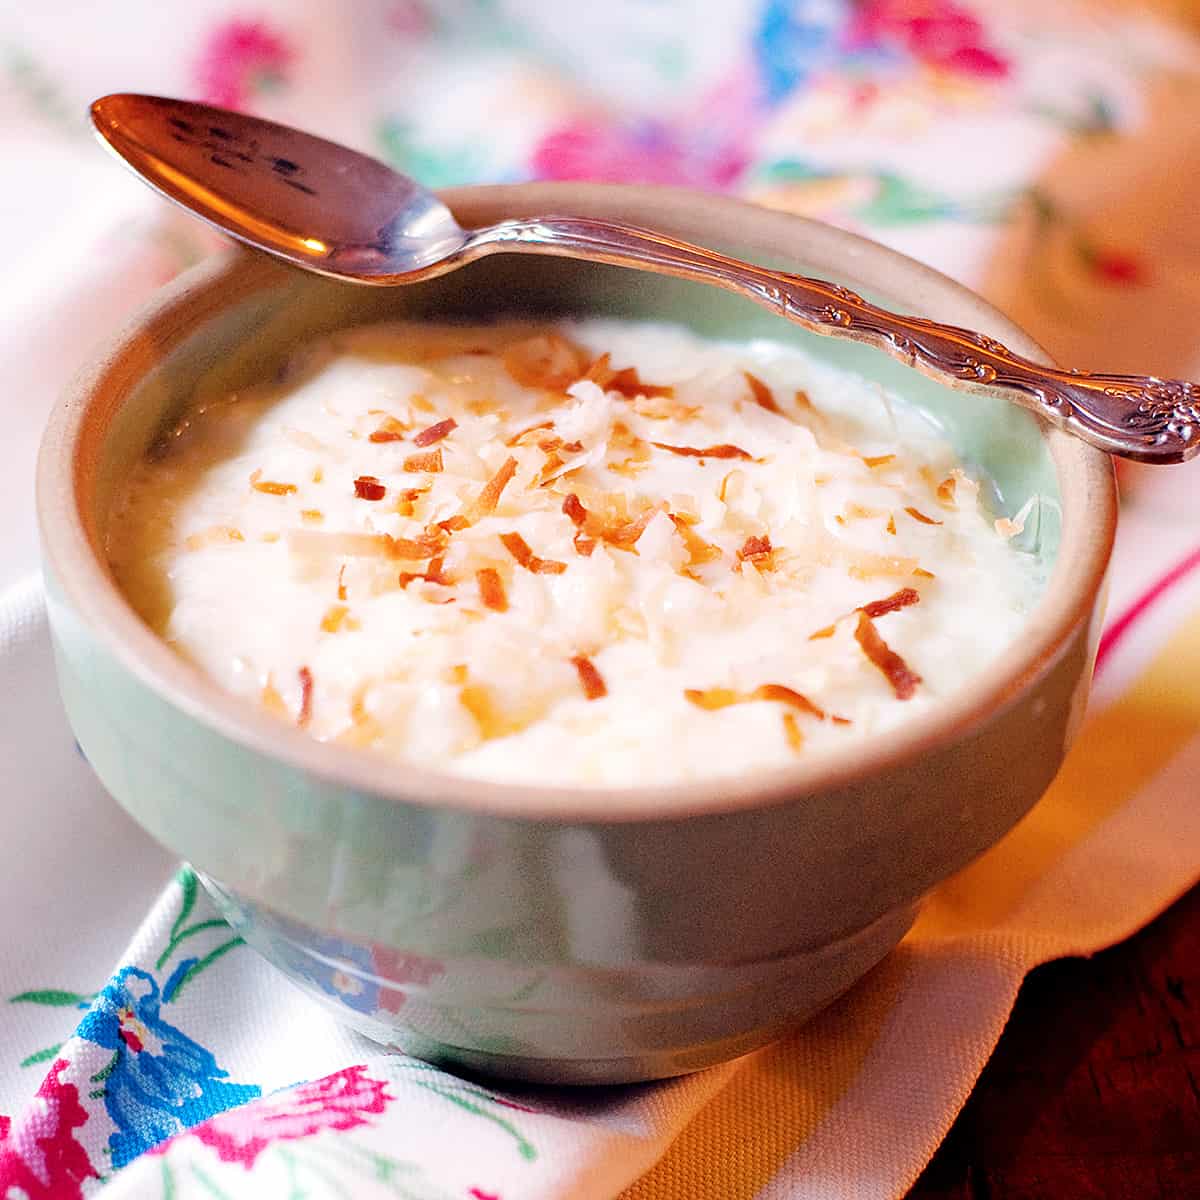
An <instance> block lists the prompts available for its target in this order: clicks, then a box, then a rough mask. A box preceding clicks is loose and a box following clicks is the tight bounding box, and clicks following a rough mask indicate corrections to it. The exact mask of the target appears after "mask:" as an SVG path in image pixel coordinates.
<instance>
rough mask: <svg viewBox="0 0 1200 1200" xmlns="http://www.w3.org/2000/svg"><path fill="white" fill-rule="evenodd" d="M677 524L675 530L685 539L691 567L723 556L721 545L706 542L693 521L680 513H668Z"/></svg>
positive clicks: (684, 542)
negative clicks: (695, 528)
mask: <svg viewBox="0 0 1200 1200" xmlns="http://www.w3.org/2000/svg"><path fill="white" fill-rule="evenodd" d="M667 516H669V517H670V518H671V521H672V522H673V524H674V525H675V530H676V532H677V533H678V534H679V536H680V537H681V538H682V539H683V545H684V548H685V549H686V550H687V552H688V562H687V565H688V566H689V567H698V566H700V565H701V564H702V563H706V562H713V561H714V560H715V559H718V558H720V557H721V548H720V546H714V545H713V544H712V542H706V541H705V540H704V538H702V537H701V536H700V535H699V534H698V533H697V532H696V531H695V530H694V529H693V528H692V522H691V521H689V520H688V519H687V518H686V517H684V516H681V515H679V514H678V513H667Z"/></svg>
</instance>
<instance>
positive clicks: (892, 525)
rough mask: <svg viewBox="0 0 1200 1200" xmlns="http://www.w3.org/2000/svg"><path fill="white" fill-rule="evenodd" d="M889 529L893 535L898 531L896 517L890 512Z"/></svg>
mask: <svg viewBox="0 0 1200 1200" xmlns="http://www.w3.org/2000/svg"><path fill="white" fill-rule="evenodd" d="M887 531H888V533H890V534H892V535H893V536H894V535H895V533H896V518H895V516H894V515H893V514H891V513H888V523H887Z"/></svg>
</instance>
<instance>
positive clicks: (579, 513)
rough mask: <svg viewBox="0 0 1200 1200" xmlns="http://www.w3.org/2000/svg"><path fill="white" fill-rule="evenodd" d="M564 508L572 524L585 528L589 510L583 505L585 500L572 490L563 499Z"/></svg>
mask: <svg viewBox="0 0 1200 1200" xmlns="http://www.w3.org/2000/svg"><path fill="white" fill-rule="evenodd" d="M562 510H563V512H564V513H566V514H567V516H568V517H569V518H570V519H571V523H572V524H574V525H578V526H579V527H580V528H581V529H582V528H583V525H584V523H585V522H586V521H587V519H588V510H587V509H586V508H584V507H583V502H582V501H581V500H580V499H579V497H578V496H577V495H576V494H575V493H574V492H571V493H570V495H568V496H567V498H566V499H565V500H564V501H563V503H562Z"/></svg>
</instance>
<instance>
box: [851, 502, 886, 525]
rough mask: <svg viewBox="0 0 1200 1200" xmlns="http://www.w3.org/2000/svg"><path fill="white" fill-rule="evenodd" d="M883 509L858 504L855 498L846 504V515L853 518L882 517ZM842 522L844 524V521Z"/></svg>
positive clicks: (868, 518)
mask: <svg viewBox="0 0 1200 1200" xmlns="http://www.w3.org/2000/svg"><path fill="white" fill-rule="evenodd" d="M884 511H885V510H884V509H882V508H871V507H869V506H868V505H866V504H859V503H858V502H857V501H856V500H851V501H850V503H849V504H847V505H846V516H847V517H850V518H853V519H854V520H870V519H872V518H873V517H882V516H883V515H884ZM842 524H843V525H844V524H845V522H844V521H843V522H842Z"/></svg>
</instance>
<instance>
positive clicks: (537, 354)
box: [502, 331, 587, 392]
mask: <svg viewBox="0 0 1200 1200" xmlns="http://www.w3.org/2000/svg"><path fill="white" fill-rule="evenodd" d="M502 361H503V363H504V369H505V370H506V371H507V372H508V373H509V375H510V376H511V377H512V378H513V379H514V380H516V382H517V383H519V384H521V386H522V387H536V388H545V389H546V390H548V391H552V392H564V391H566V389H567V388H568V387H570V385H571V384H572V383H574V382H575V381H576V380H577V379H578V378H579V377H580V376H581V375H582V374H583V372H584V369H585V367H586V364H587V354H586V352H585V351H583V350H581V349H580V348H579V347H578V346H576V345H575V344H574V343H572V342H569V341H568V340H567V339H566V338H565V337H563V336H562V335H561V334H559V333H555V332H553V331H550V332H547V333H539V334H535V335H534V336H533V337H529V338H526V339H525V340H524V341H520V342H516V343H515V344H514V345H512V346H509V348H508V349H507V350H505V352H504V355H503V359H502Z"/></svg>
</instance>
